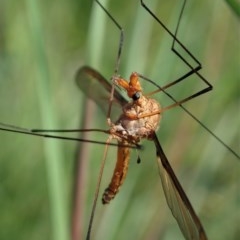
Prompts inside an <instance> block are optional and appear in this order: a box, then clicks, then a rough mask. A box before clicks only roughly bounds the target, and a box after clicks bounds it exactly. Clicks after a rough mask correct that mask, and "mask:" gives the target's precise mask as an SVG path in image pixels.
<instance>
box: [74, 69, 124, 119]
mask: <svg viewBox="0 0 240 240" xmlns="http://www.w3.org/2000/svg"><path fill="white" fill-rule="evenodd" d="M76 83H77V85H78V87H79V88H80V89H81V90H82V92H83V93H84V94H85V95H86V96H87V97H89V98H90V99H91V100H93V101H94V102H95V103H96V104H97V105H98V106H99V107H100V108H101V109H102V110H103V112H104V113H105V115H107V112H108V107H109V104H108V101H109V97H110V92H111V90H112V84H111V83H109V82H108V81H107V80H106V79H105V78H104V77H103V76H102V75H101V74H100V73H98V72H97V71H96V70H94V69H92V68H90V67H88V66H84V67H81V68H80V69H79V70H78V71H77V75H76ZM127 102H128V101H127V100H126V99H125V98H124V97H123V96H122V95H121V94H120V93H119V92H118V91H117V90H116V89H115V90H114V99H113V110H112V111H111V115H112V116H119V115H120V112H121V111H119V110H121V108H119V106H123V105H125V104H126V103H127Z"/></svg>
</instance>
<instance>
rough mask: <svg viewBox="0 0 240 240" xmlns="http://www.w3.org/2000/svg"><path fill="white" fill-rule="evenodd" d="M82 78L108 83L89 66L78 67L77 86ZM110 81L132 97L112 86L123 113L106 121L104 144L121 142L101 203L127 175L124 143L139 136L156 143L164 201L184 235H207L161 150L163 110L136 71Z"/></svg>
mask: <svg viewBox="0 0 240 240" xmlns="http://www.w3.org/2000/svg"><path fill="white" fill-rule="evenodd" d="M83 80H84V81H89V82H91V81H99V82H101V83H103V86H105V87H106V86H108V83H107V81H106V80H104V78H103V77H102V76H101V75H100V74H99V73H98V72H96V71H95V70H93V69H92V68H89V67H83V68H80V70H79V71H78V74H77V83H78V85H79V86H80V87H81V82H82V81H83ZM113 81H114V83H115V84H116V85H118V86H120V87H121V88H123V89H124V90H125V91H126V92H127V95H128V97H129V98H130V99H131V101H130V102H129V103H128V102H127V101H126V100H124V99H123V98H120V97H119V96H120V95H119V94H118V92H117V91H116V90H115V92H114V99H115V101H117V102H118V103H119V104H120V105H122V114H121V115H120V117H119V119H118V120H117V121H116V123H112V122H111V121H110V122H109V124H110V129H109V134H110V136H109V138H108V140H107V144H109V143H110V142H111V140H112V139H116V140H117V141H118V143H119V145H120V146H119V147H118V153H117V162H116V165H115V170H114V173H113V176H112V179H111V182H110V184H109V186H108V187H107V188H106V190H105V192H104V193H103V197H102V202H103V204H106V203H109V202H110V201H111V200H112V199H113V198H114V197H115V196H116V194H117V193H118V191H119V188H120V186H121V185H122V184H123V181H124V179H125V177H126V174H127V170H128V164H129V157H130V156H129V155H130V149H129V147H127V146H126V147H124V144H126V145H130V146H131V145H133V146H134V145H135V144H138V143H139V142H140V141H141V140H142V139H148V140H151V141H153V142H154V144H155V146H156V150H157V160H158V165H159V173H160V177H161V181H162V185H163V189H164V192H165V196H166V200H167V203H168V205H169V207H170V209H171V210H172V213H173V216H174V217H175V218H176V220H177V222H178V224H179V227H180V229H181V231H182V233H183V235H184V236H185V238H186V239H200V240H205V239H207V237H206V234H205V232H204V229H203V227H202V224H201V222H200V220H199V219H198V217H197V215H196V213H195V211H194V209H193V207H192V206H191V203H190V201H189V200H188V198H187V196H186V194H185V192H184V190H183V188H182V187H181V185H180V183H179V181H178V179H177V177H176V176H175V174H174V172H173V170H172V168H171V166H170V164H169V162H168V160H167V157H166V156H165V154H164V152H163V150H162V147H161V144H160V142H159V141H158V138H157V135H156V131H157V129H158V127H159V123H160V119H161V113H162V109H161V107H160V104H159V103H158V102H157V101H156V100H154V99H151V98H148V97H146V96H144V94H143V93H142V88H141V85H140V82H139V76H138V74H137V73H132V75H131V76H130V81H129V82H128V81H126V80H125V79H122V78H119V77H114V78H113ZM107 88H108V87H106V89H107ZM105 132H106V131H105ZM106 149H107V148H106ZM105 158H106V150H105V153H104V161H105ZM103 165H104V163H103ZM102 168H103V166H102ZM101 177H102V170H101V171H100V176H99V182H98V186H97V190H96V194H95V200H94V204H93V208H92V214H91V218H90V223H89V229H88V234H87V238H86V239H90V234H91V228H92V223H93V217H94V212H95V208H96V200H97V198H98V192H99V184H100V182H101Z"/></svg>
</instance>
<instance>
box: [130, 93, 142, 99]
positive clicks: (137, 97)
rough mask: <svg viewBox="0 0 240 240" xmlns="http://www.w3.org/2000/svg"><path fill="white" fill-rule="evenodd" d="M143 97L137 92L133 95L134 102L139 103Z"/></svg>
mask: <svg viewBox="0 0 240 240" xmlns="http://www.w3.org/2000/svg"><path fill="white" fill-rule="evenodd" d="M140 97H141V94H140V92H136V93H134V94H133V95H132V99H133V101H137V100H138V99H139V98H140Z"/></svg>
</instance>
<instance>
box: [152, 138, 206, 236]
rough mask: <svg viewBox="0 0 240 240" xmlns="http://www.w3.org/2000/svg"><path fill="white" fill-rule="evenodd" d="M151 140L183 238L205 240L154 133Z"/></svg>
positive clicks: (163, 182) (168, 199)
mask: <svg viewBox="0 0 240 240" xmlns="http://www.w3.org/2000/svg"><path fill="white" fill-rule="evenodd" d="M153 141H154V143H155V146H156V149H157V161H158V167H159V173H160V177H161V181H162V186H163V189H164V193H165V196H166V200H167V203H168V206H169V208H170V209H171V211H172V214H173V216H174V217H175V218H176V220H177V222H178V225H179V227H180V229H181V231H182V233H183V235H184V237H185V239H187V240H206V239H207V236H206V234H205V232H204V229H203V226H202V225H201V222H200V220H199V219H198V217H197V215H196V213H195V212H194V209H193V207H192V205H191V203H190V201H189V200H188V198H187V196H186V194H185V192H184V190H183V188H182V186H181V185H180V183H179V181H178V179H177V177H176V176H175V174H174V172H173V169H172V168H171V166H170V164H169V162H168V160H167V157H166V156H165V154H164V152H163V150H162V147H161V145H160V142H159V140H158V138H157V136H156V134H154V137H153Z"/></svg>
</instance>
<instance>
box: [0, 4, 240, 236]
mask: <svg viewBox="0 0 240 240" xmlns="http://www.w3.org/2000/svg"><path fill="white" fill-rule="evenodd" d="M95 2H97V3H98V4H99V6H100V7H101V8H102V10H103V11H104V12H105V13H106V14H107V15H108V17H109V18H110V19H111V20H112V22H114V23H115V25H116V26H117V28H118V29H119V30H120V32H121V37H120V45H119V51H118V53H119V54H118V57H117V61H116V67H115V72H114V75H113V77H112V81H113V85H112V84H110V83H109V82H108V81H107V80H105V78H104V77H102V76H101V74H99V73H98V72H97V71H96V70H94V69H92V68H90V67H82V68H80V70H79V71H78V73H77V78H76V80H77V84H78V86H79V87H80V89H81V90H82V91H83V92H84V93H86V94H87V96H88V97H90V98H92V99H93V100H94V101H95V102H96V103H97V104H98V105H99V106H100V107H102V108H103V109H104V111H105V113H106V115H107V119H108V124H109V129H108V130H102V129H98V130H99V131H100V132H104V133H106V134H109V138H108V140H107V143H103V142H99V141H95V140H87V139H85V138H84V139H80V138H68V137H59V136H54V135H53V134H45V133H42V132H44V131H43V130H29V129H23V128H18V127H15V126H11V125H8V124H1V125H0V129H1V130H6V131H13V132H17V133H22V134H29V135H36V136H40V137H48V138H60V139H66V140H72V141H84V142H90V143H98V144H99V143H100V144H102V143H103V144H106V147H105V153H104V157H103V160H104V161H105V159H106V152H107V148H108V146H109V145H115V146H117V148H118V150H117V162H116V167H115V170H114V173H113V176H112V180H111V182H110V184H109V186H108V187H107V188H106V190H105V191H104V193H103V196H102V202H103V203H104V204H107V203H109V202H110V201H111V200H112V199H113V198H115V196H116V194H117V193H118V192H119V188H120V186H121V185H122V184H123V181H124V178H125V176H126V173H127V167H128V161H129V156H130V149H131V148H140V145H139V143H140V140H141V139H144V138H145V139H148V140H150V141H152V142H153V143H154V145H155V148H156V156H157V162H158V166H159V173H160V178H161V181H162V186H163V189H164V193H165V197H166V200H167V203H168V205H169V208H170V209H171V211H172V214H173V216H174V217H175V218H176V220H177V222H178V225H179V227H180V229H181V231H182V233H183V235H184V237H185V238H186V239H207V237H206V234H205V231H204V229H203V226H202V224H201V222H200V220H199V218H198V216H197V215H196V213H195V211H194V209H193V207H192V205H191V203H190V201H189V200H188V198H187V196H186V194H185V192H184V190H183V188H182V187H181V185H180V183H179V181H178V179H177V177H176V176H175V173H174V171H173V169H172V167H171V166H170V164H169V162H168V159H167V157H166V155H165V154H164V152H163V150H162V147H161V144H160V142H159V140H158V138H157V135H156V130H157V128H158V125H159V121H160V118H161V115H162V113H163V112H164V111H166V110H168V109H171V108H173V107H175V106H180V107H181V108H183V109H184V111H187V110H186V109H185V108H184V107H183V106H182V104H183V103H184V102H186V101H189V100H191V99H192V98H194V97H197V96H199V95H200V94H203V93H205V92H207V91H209V90H211V85H210V84H209V83H208V82H207V81H205V79H204V78H203V77H202V76H201V75H200V74H199V70H200V69H201V65H200V63H199V62H198V61H196V62H197V64H199V65H198V66H197V67H192V66H191V65H189V63H188V62H187V61H185V59H184V58H182V56H181V55H180V54H179V53H178V52H177V51H176V50H175V49H174V44H179V45H180V47H182V48H183V49H184V50H185V51H186V52H187V53H189V54H190V56H192V55H191V53H190V52H189V51H188V50H187V49H186V48H185V46H184V45H183V44H182V43H181V42H180V41H179V40H178V38H177V31H178V26H177V28H176V31H175V32H174V33H172V32H171V31H169V30H168V29H167V28H166V27H165V25H162V22H161V21H160V19H159V18H157V16H156V15H155V14H154V13H153V12H152V11H151V10H150V9H149V8H148V6H147V5H145V3H144V2H143V1H141V4H142V7H143V8H144V9H145V10H146V12H147V13H149V14H150V15H151V16H152V17H153V19H155V20H156V21H157V22H158V23H159V24H160V25H161V26H162V27H163V28H164V29H165V31H167V32H168V33H169V34H170V36H172V39H173V51H175V53H176V54H177V55H178V57H180V58H181V59H182V60H183V61H184V62H185V63H186V65H187V66H189V69H190V70H189V72H188V73H186V74H185V75H184V76H182V77H180V78H179V79H177V80H175V81H174V82H172V83H170V84H168V85H166V86H164V87H160V86H159V85H158V84H157V82H153V81H151V80H150V79H148V78H147V77H144V76H143V75H141V74H139V73H133V74H132V75H131V77H130V81H128V80H125V79H123V78H121V77H119V74H118V72H119V70H118V69H119V62H120V58H121V51H122V44H123V40H122V37H123V34H122V33H123V32H122V28H121V26H120V25H119V24H118V22H116V20H115V19H114V18H113V17H112V16H111V15H110V13H109V12H107V10H106V9H105V8H104V7H103V6H102V5H101V3H100V2H99V1H95ZM185 2H186V1H183V7H182V10H181V13H180V17H179V22H180V19H181V14H182V12H183V9H184V6H185ZM179 22H178V24H177V25H179ZM193 59H195V58H194V57H193ZM190 75H196V76H197V77H198V78H200V79H201V80H202V81H203V82H205V83H206V84H207V87H206V88H205V89H204V90H202V91H200V92H198V93H196V94H193V95H191V96H190V97H187V98H185V99H182V100H175V99H174V98H172V97H171V99H172V100H173V101H174V103H173V104H172V105H170V106H168V107H161V106H160V104H159V103H158V102H157V101H155V100H154V96H155V95H154V94H157V93H158V92H164V93H166V94H167V92H165V90H166V89H168V88H170V87H171V86H173V85H175V84H177V83H178V82H181V81H182V80H184V79H186V78H187V77H188V76H190ZM139 77H140V78H141V79H143V80H146V81H149V82H151V83H152V84H153V85H155V86H156V87H157V90H156V91H154V92H152V93H150V94H145V92H142V88H141V84H140V82H139V79H138V78H139ZM87 80H88V81H87ZM91 83H95V84H97V85H99V86H100V87H98V88H97V89H100V88H102V89H103V92H104V91H105V93H104V96H109V95H110V96H111V97H110V98H111V101H110V104H109V106H110V107H107V108H106V106H104V105H103V104H102V103H100V101H99V99H98V98H97V97H99V96H98V95H99V94H98V93H96V96H97V97H96V98H95V95H94V93H92V92H93V90H94V89H93V88H91V86H90V84H91ZM114 85H117V86H119V87H120V88H123V89H124V90H125V91H126V92H127V94H128V97H129V98H130V99H132V100H131V102H129V101H127V100H126V99H125V98H124V97H122V96H121V94H120V93H119V92H118V91H117V90H116V89H115V86H114ZM106 93H107V94H106ZM152 96H153V97H152ZM105 100H106V98H105ZM115 103H118V105H120V106H121V107H122V108H123V112H122V114H121V115H120V116H119V118H118V119H117V121H116V122H112V120H111V117H114V116H112V115H113V114H112V107H113V106H112V105H114V104H115ZM187 113H188V114H190V116H192V117H193V118H194V119H195V120H197V119H196V118H195V117H194V116H193V115H191V113H189V112H188V111H187ZM110 116H111V117H110ZM197 121H198V122H199V120H197ZM199 123H200V124H201V122H199ZM201 125H202V124H201ZM202 126H203V127H204V128H205V129H206V127H205V126H204V125H202ZM206 130H207V131H209V130H208V129H206ZM48 131H49V130H46V132H48ZM66 131H68V130H66ZM77 131H88V129H85V130H77ZM89 131H96V129H89ZM50 132H51V131H50ZM56 132H61V131H58V130H56ZM62 132H64V130H63V131H62ZM210 133H211V134H212V135H213V136H214V137H216V136H215V135H214V134H213V133H212V132H211V131H210ZM113 139H115V140H117V142H118V143H117V144H114V143H112V142H111V141H112V140H113ZM216 139H217V140H219V141H220V142H221V143H222V144H223V145H224V146H225V147H227V148H228V149H229V150H230V151H231V152H232V153H233V154H234V155H235V156H236V157H237V158H239V156H238V155H236V154H235V152H234V151H232V149H231V148H229V147H228V146H226V145H225V144H224V143H223V142H222V141H221V139H219V138H218V137H216ZM103 166H104V164H103V165H102V167H103ZM100 177H101V174H100ZM99 184H100V183H99ZM99 184H98V187H97V190H96V193H98V191H99ZM97 195H98V194H97ZM96 201H97V197H96V198H95V200H94V204H93V208H92V215H91V218H90V223H89V228H88V235H87V239H90V234H91V229H92V224H93V223H94V222H93V216H94V212H95V207H96Z"/></svg>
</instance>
